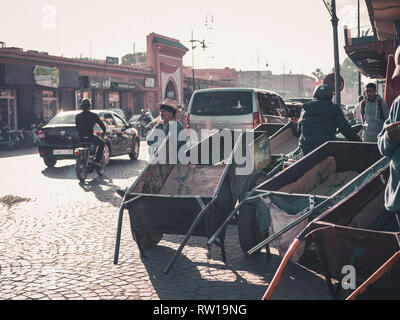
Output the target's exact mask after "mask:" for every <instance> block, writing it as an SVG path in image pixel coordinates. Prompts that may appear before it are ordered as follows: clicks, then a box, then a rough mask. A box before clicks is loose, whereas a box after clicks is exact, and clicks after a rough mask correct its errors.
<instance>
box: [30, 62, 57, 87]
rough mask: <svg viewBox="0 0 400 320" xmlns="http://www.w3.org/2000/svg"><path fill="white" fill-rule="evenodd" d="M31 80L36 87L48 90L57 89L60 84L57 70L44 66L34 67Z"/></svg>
mask: <svg viewBox="0 0 400 320" xmlns="http://www.w3.org/2000/svg"><path fill="white" fill-rule="evenodd" d="M33 78H34V80H35V83H36V84H37V85H40V86H44V87H50V88H58V86H59V82H60V80H59V79H60V75H59V70H58V69H57V68H51V67H46V66H35V69H33Z"/></svg>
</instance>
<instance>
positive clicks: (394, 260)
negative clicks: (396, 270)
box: [346, 251, 400, 300]
mask: <svg viewBox="0 0 400 320" xmlns="http://www.w3.org/2000/svg"><path fill="white" fill-rule="evenodd" d="M399 261H400V251H397V252H396V253H395V254H394V255H393V256H391V257H390V259H389V260H387V261H386V262H385V263H384V264H383V265H382V266H381V267H380V268H379V269H378V270H376V271H375V272H374V273H373V274H372V275H371V276H370V277H369V278H368V279H367V280H366V281H364V282H363V284H362V285H361V286H359V287H358V288H357V289H356V290H355V291H354V292H353V293H352V294H351V295H349V296H348V297H347V299H346V300H355V298H356V297H357V296H358V295H359V294H360V293H363V292H364V291H365V290H366V289H367V287H368V286H369V285H371V284H372V283H374V282H376V281H378V280H379V279H380V278H382V277H383V276H384V275H385V274H386V273H388V272H389V270H390V269H392V268H393V267H394V266H395V265H396V264H397V263H398V262H399Z"/></svg>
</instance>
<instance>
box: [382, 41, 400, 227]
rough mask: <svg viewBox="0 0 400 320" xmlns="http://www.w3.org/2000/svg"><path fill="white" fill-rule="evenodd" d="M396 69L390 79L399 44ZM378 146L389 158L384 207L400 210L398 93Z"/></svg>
mask: <svg viewBox="0 0 400 320" xmlns="http://www.w3.org/2000/svg"><path fill="white" fill-rule="evenodd" d="M395 63H396V69H395V70H394V72H393V75H392V79H394V78H395V77H398V76H399V75H400V46H399V47H398V48H397V50H396V53H395ZM378 148H379V151H380V152H381V154H382V155H384V156H386V157H388V158H389V159H390V177H389V180H388V183H387V185H386V190H385V207H386V209H387V210H388V211H390V212H394V213H397V220H398V222H399V224H400V221H399V212H400V95H399V96H398V97H397V98H396V99H395V100H394V101H393V103H392V106H391V108H390V112H389V117H388V118H387V119H386V121H385V123H384V125H383V129H382V131H381V132H380V133H379V135H378Z"/></svg>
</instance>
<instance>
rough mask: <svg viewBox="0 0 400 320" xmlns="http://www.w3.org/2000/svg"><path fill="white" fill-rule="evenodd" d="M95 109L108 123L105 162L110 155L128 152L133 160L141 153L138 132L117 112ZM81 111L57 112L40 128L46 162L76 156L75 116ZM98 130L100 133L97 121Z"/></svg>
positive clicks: (40, 140)
mask: <svg viewBox="0 0 400 320" xmlns="http://www.w3.org/2000/svg"><path fill="white" fill-rule="evenodd" d="M91 111H92V112H94V113H96V114H97V115H98V116H99V117H100V119H102V121H103V122H104V124H105V126H106V129H107V130H106V133H105V135H104V137H103V138H104V140H105V142H106V146H105V148H104V157H105V163H106V164H107V163H108V162H109V160H110V157H113V156H119V155H124V154H128V155H129V157H130V158H131V159H132V160H135V159H137V158H138V156H139V148H140V141H139V137H138V132H137V131H136V129H135V128H133V126H132V125H129V124H128V123H127V122H126V121H125V120H123V119H122V118H121V117H120V116H119V115H118V114H116V113H115V112H113V111H110V110H91ZM79 112H81V111H65V112H60V113H59V114H57V115H56V116H55V117H54V118H53V119H51V120H50V122H49V123H48V124H47V125H45V126H44V127H42V128H41V130H39V132H38V149H39V154H40V156H41V157H42V158H43V160H44V163H45V164H46V166H48V167H54V165H55V164H56V162H57V160H60V159H74V149H75V148H76V147H78V146H79V145H80V144H79V138H78V131H77V129H76V126H75V116H76V115H77V114H78V113H79ZM93 131H94V133H95V134H99V133H101V131H102V130H101V129H100V127H99V126H98V125H97V124H96V125H95V126H94V127H93Z"/></svg>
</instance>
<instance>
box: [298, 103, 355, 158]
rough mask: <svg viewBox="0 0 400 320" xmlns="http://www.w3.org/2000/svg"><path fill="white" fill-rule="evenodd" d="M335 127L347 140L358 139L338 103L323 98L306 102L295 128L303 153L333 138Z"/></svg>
mask: <svg viewBox="0 0 400 320" xmlns="http://www.w3.org/2000/svg"><path fill="white" fill-rule="evenodd" d="M337 128H338V129H339V131H340V132H341V133H342V134H343V135H344V136H345V137H346V138H347V139H348V140H353V141H360V138H359V137H358V136H357V135H356V134H355V133H354V132H353V130H352V129H351V127H350V125H349V123H348V122H347V120H346V118H345V117H344V115H343V111H342V110H341V109H340V107H339V106H338V105H336V104H333V103H332V102H331V101H324V100H313V101H311V102H309V103H306V104H305V105H304V106H303V111H302V112H301V116H300V119H299V122H298V128H297V129H298V133H299V136H300V139H299V145H300V148H301V149H302V151H303V153H304V154H307V153H309V152H311V151H313V150H314V149H315V148H317V147H319V146H320V145H321V144H323V143H324V142H326V141H332V140H335V134H336V129H337Z"/></svg>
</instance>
